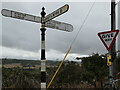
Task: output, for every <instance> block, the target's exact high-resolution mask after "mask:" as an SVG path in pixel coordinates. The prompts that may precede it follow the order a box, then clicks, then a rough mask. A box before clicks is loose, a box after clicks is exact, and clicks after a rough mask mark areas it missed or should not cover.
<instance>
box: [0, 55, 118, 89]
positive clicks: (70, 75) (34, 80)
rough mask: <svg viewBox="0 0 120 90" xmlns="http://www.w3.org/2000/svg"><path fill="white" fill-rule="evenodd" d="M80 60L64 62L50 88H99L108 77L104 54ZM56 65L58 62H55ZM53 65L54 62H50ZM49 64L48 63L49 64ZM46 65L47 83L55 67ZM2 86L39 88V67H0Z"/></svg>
mask: <svg viewBox="0 0 120 90" xmlns="http://www.w3.org/2000/svg"><path fill="white" fill-rule="evenodd" d="M77 59H78V60H81V62H73V61H68V62H66V63H64V64H63V65H62V67H61V69H60V71H59V72H58V74H57V76H56V78H55V79H54V81H53V82H52V84H51V86H50V88H101V87H103V85H104V83H105V82H106V81H108V80H106V77H108V66H107V64H106V63H107V62H106V57H105V56H104V55H99V54H93V55H92V56H89V57H83V58H79V57H77ZM119 62H120V58H117V68H118V69H117V70H118V71H120V68H119V65H120V63H119ZM55 63H56V64H57V66H58V63H59V62H55ZM52 64H53V65H54V63H53V62H52ZM49 65H50V64H49ZM53 65H51V66H49V67H47V73H46V75H47V84H48V83H49V81H50V79H51V78H52V76H53V74H54V72H55V71H56V69H57V67H56V65H55V66H53ZM2 72H3V73H2V75H3V76H2V79H3V83H2V84H3V88H40V68H39V69H36V68H33V69H31V68H27V69H25V68H19V67H17V68H4V67H3V69H2Z"/></svg>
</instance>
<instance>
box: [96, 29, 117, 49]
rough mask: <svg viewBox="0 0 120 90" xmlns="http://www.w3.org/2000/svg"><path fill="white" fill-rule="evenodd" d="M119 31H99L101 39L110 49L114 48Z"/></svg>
mask: <svg viewBox="0 0 120 90" xmlns="http://www.w3.org/2000/svg"><path fill="white" fill-rule="evenodd" d="M118 32H119V30H112V31H106V32H100V33H98V36H99V38H100V39H101V41H102V42H103V44H104V46H105V47H106V49H107V50H108V51H109V50H110V49H111V48H112V45H113V44H114V41H115V39H116V36H117V35H118Z"/></svg>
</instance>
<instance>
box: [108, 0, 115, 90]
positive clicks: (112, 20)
mask: <svg viewBox="0 0 120 90" xmlns="http://www.w3.org/2000/svg"><path fill="white" fill-rule="evenodd" d="M112 30H116V17H115V0H111V31H112ZM115 42H116V40H115V41H114V44H113V46H112V48H111V50H110V51H109V53H110V54H111V62H112V63H113V64H112V65H110V66H109V85H110V87H109V90H112V89H113V87H112V82H113V72H115V58H116V43H115Z"/></svg>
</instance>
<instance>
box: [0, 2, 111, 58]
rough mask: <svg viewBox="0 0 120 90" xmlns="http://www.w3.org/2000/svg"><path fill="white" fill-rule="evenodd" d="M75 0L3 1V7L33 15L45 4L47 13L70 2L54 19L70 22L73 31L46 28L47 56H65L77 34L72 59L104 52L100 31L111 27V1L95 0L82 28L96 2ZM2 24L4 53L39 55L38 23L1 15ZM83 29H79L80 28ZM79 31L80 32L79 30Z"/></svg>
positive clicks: (12, 55) (37, 13)
mask: <svg viewBox="0 0 120 90" xmlns="http://www.w3.org/2000/svg"><path fill="white" fill-rule="evenodd" d="M88 1H89V0H87V1H86V2H82V1H81V2H80V1H79V2H78V1H77V2H75V1H72V2H70V0H69V1H68V2H67V1H61V2H57V1H56V2H55V1H53V2H47V1H45V2H38V1H37V2H28V1H27V2H15V0H14V2H12V1H11V2H8V1H7V0H6V1H5V2H3V1H2V2H0V5H1V9H9V10H14V11H18V12H22V13H26V14H30V15H34V16H40V13H41V8H42V7H43V6H44V7H45V12H46V15H48V14H49V13H51V12H53V11H55V10H56V9H58V8H60V7H62V6H63V5H65V4H68V5H69V10H68V11H67V12H66V13H64V14H62V15H60V16H58V17H56V18H54V19H53V20H56V21H60V22H65V23H69V24H71V25H72V26H73V28H74V29H73V31H72V32H65V31H62V30H57V29H52V28H46V59H47V60H57V59H60V60H61V59H63V58H64V55H65V53H66V52H67V50H68V48H69V47H70V45H71V43H72V41H73V40H74V38H75V36H76V35H77V34H78V37H77V38H76V40H75V42H74V44H72V49H71V51H70V53H69V55H68V57H67V59H69V60H73V59H75V57H84V56H88V55H92V54H93V53H99V54H105V53H107V50H106V48H105V47H104V45H103V43H102V42H101V41H100V39H99V37H98V35H97V33H99V32H104V31H109V30H110V29H111V25H110V24H111V22H110V21H111V20H110V19H111V18H110V13H111V12H110V2H99V1H97V0H96V2H95V4H94V6H93V8H92V10H91V12H90V13H89V15H88V18H87V20H86V21H85V23H84V25H83V27H82V29H81V30H80V27H81V25H82V24H83V21H84V20H85V18H86V15H87V14H88V12H89V10H90V8H91V6H92V4H93V3H94V2H88ZM0 21H2V22H0V25H2V29H1V31H0V32H1V33H0V35H1V42H0V49H1V50H2V52H0V53H1V54H2V56H1V57H7V58H18V59H37V60H38V59H40V53H41V52H40V50H41V32H40V26H41V24H39V23H34V22H30V21H24V20H19V19H14V18H9V17H4V16H2V15H1V18H0ZM79 30H80V32H79ZM78 32H79V33H78Z"/></svg>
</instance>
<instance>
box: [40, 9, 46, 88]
mask: <svg viewBox="0 0 120 90" xmlns="http://www.w3.org/2000/svg"><path fill="white" fill-rule="evenodd" d="M44 10H45V8H44V7H43V8H42V12H41V17H42V18H41V22H42V23H41V29H40V30H41V90H46V58H45V31H46V29H45V23H44V21H43V19H44V17H45V14H46V13H45V12H44Z"/></svg>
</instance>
